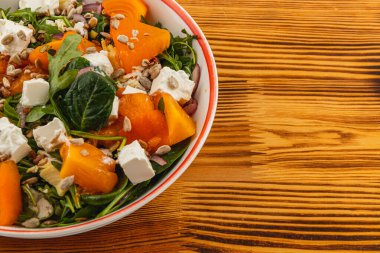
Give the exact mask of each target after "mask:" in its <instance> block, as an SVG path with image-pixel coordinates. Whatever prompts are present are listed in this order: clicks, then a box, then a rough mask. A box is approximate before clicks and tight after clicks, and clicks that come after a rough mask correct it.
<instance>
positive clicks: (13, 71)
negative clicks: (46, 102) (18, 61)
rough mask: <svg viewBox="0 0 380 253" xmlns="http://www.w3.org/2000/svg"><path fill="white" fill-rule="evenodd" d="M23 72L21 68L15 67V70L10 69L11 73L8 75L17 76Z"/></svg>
mask: <svg viewBox="0 0 380 253" xmlns="http://www.w3.org/2000/svg"><path fill="white" fill-rule="evenodd" d="M21 73H22V70H21V69H14V70H12V71H10V72H9V73H7V75H8V76H11V77H16V76H18V75H19V74H21Z"/></svg>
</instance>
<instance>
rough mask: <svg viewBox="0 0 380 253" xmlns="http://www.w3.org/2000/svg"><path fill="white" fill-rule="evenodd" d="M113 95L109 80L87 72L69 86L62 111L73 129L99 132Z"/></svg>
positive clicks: (113, 88) (107, 114)
mask: <svg viewBox="0 0 380 253" xmlns="http://www.w3.org/2000/svg"><path fill="white" fill-rule="evenodd" d="M115 94H116V89H115V87H114V84H113V83H112V82H111V81H110V80H109V78H106V77H104V76H102V75H101V74H98V73H96V72H87V73H84V74H82V75H81V76H79V77H78V78H77V79H76V80H75V82H74V83H73V84H72V85H71V87H70V89H69V91H68V92H67V93H66V95H65V97H64V99H63V101H62V107H63V108H62V109H63V111H64V112H65V114H66V116H67V118H68V119H69V121H70V124H71V126H72V128H73V129H77V130H81V131H89V130H99V129H100V128H102V127H103V126H104V125H105V124H106V123H107V120H108V117H109V115H110V114H111V111H112V104H113V100H114V98H115Z"/></svg>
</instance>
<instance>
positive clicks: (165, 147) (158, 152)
mask: <svg viewBox="0 0 380 253" xmlns="http://www.w3.org/2000/svg"><path fill="white" fill-rule="evenodd" d="M170 150H172V149H171V147H170V146H168V145H163V146H161V147H159V148H158V149H157V150H156V152H155V154H156V155H165V154H167V153H169V152H170Z"/></svg>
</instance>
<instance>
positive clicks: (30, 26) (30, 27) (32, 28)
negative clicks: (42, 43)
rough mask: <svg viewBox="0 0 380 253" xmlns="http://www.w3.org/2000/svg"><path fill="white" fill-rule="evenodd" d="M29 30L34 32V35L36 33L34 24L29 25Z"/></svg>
mask: <svg viewBox="0 0 380 253" xmlns="http://www.w3.org/2000/svg"><path fill="white" fill-rule="evenodd" d="M28 28H29V29H31V30H32V31H33V34H35V33H36V29H34V27H33V26H32V24H28Z"/></svg>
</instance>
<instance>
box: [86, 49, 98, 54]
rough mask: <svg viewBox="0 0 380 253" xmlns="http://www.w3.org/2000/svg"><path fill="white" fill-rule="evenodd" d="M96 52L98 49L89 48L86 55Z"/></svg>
mask: <svg viewBox="0 0 380 253" xmlns="http://www.w3.org/2000/svg"><path fill="white" fill-rule="evenodd" d="M95 52H96V47H88V48H86V53H88V54H92V53H95Z"/></svg>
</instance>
